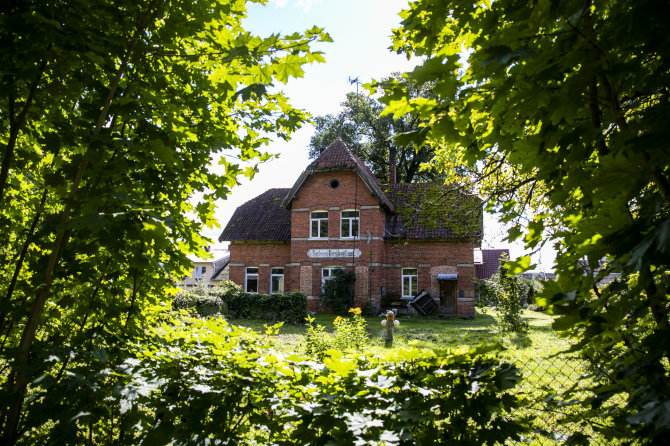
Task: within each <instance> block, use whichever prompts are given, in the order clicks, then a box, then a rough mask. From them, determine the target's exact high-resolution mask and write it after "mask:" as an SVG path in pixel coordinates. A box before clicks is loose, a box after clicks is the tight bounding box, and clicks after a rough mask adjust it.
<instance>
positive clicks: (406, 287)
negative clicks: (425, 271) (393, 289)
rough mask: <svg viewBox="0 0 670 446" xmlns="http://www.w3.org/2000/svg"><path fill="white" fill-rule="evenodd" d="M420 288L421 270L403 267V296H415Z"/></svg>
mask: <svg viewBox="0 0 670 446" xmlns="http://www.w3.org/2000/svg"><path fill="white" fill-rule="evenodd" d="M418 290H419V271H418V270H417V269H416V268H403V269H402V297H414V296H416V295H417V292H418Z"/></svg>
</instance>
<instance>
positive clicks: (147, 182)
mask: <svg viewBox="0 0 670 446" xmlns="http://www.w3.org/2000/svg"><path fill="white" fill-rule="evenodd" d="M0 8H1V11H2V16H1V17H2V19H1V21H2V27H1V28H0V47H1V48H2V51H0V66H2V70H1V71H0V146H1V147H2V154H1V158H2V164H1V166H0V224H1V228H2V229H1V230H0V358H1V359H0V368H2V373H0V377H1V378H0V384H1V386H2V398H0V401H1V403H0V424H2V429H1V430H0V431H1V432H2V433H3V434H2V439H1V440H0V442H2V443H3V444H10V443H14V442H15V441H17V439H18V438H19V437H20V436H21V435H22V433H23V432H25V431H26V430H28V429H43V428H44V426H49V423H50V422H49V421H48V420H47V419H45V418H44V414H47V413H50V411H54V410H58V409H57V407H58V404H63V402H65V401H67V397H68V395H67V392H66V391H64V392H61V393H58V394H50V398H48V399H44V398H43V397H44V395H46V394H48V393H49V392H50V391H51V390H53V389H61V390H63V389H67V387H68V384H67V383H68V382H70V383H71V382H72V380H74V379H86V376H85V375H81V374H78V373H70V371H71V370H75V369H77V370H88V369H90V367H89V366H91V367H92V364H93V362H91V361H94V362H95V356H96V355H95V352H100V351H103V350H104V351H109V352H110V353H109V354H111V355H113V353H112V352H114V351H118V350H117V349H116V347H118V346H119V345H123V344H124V343H125V342H127V340H128V339H130V338H132V337H133V336H134V335H135V334H137V333H140V332H142V330H143V325H142V324H143V320H145V318H146V316H147V315H148V314H150V313H151V312H153V311H156V308H159V307H160V305H161V302H162V301H163V300H165V299H166V298H167V296H166V295H167V294H169V293H170V292H172V291H173V287H172V285H171V283H173V281H174V280H175V279H178V278H179V277H182V276H183V275H184V274H185V273H186V271H187V268H188V263H189V262H188V260H187V258H186V253H187V252H188V251H193V252H197V253H199V254H201V255H204V252H202V251H201V249H200V248H199V247H201V246H204V245H205V242H206V241H205V240H203V238H202V237H200V236H199V235H198V233H199V232H200V230H201V229H202V227H203V225H208V226H211V225H212V224H214V220H213V211H214V200H216V199H218V198H222V197H225V196H226V195H227V194H228V193H229V192H230V189H231V188H232V187H233V186H234V185H236V184H237V178H238V177H239V175H241V174H245V175H248V176H252V175H253V173H254V171H255V169H256V167H249V168H248V169H246V170H244V169H242V168H241V167H240V166H239V165H237V164H235V163H232V162H230V161H229V160H228V159H227V158H225V157H223V155H225V154H230V155H234V156H236V157H238V158H239V159H241V160H243V161H245V160H246V161H253V162H259V161H263V160H266V159H268V158H270V157H271V155H269V154H267V153H264V151H263V150H262V146H263V145H264V144H266V143H267V142H268V141H269V140H270V136H271V134H276V135H279V136H280V137H283V138H288V137H289V136H290V135H291V133H292V132H293V131H294V130H295V129H297V128H298V127H299V126H300V125H301V124H302V123H303V122H304V121H305V119H306V115H305V113H304V112H302V111H300V110H296V109H294V108H292V107H291V106H290V105H289V104H288V102H287V99H286V97H284V96H283V95H282V94H281V93H275V92H274V91H275V89H272V92H271V91H270V88H269V87H270V86H272V85H274V84H275V83H277V82H282V83H286V81H287V80H288V78H289V77H296V76H301V75H302V68H301V66H302V65H303V64H305V63H310V62H315V61H317V62H319V61H323V57H322V55H321V54H320V53H319V52H315V51H312V49H311V48H310V45H311V44H312V43H313V42H316V41H328V40H329V37H328V35H327V34H325V33H323V32H322V30H321V29H319V28H313V29H310V30H307V31H305V32H304V33H295V34H291V35H288V36H281V35H272V36H269V37H266V38H261V37H257V36H253V35H251V34H249V33H248V32H246V31H245V30H244V29H243V28H242V26H241V22H242V19H243V18H244V17H245V14H246V12H245V11H246V6H245V2H244V1H240V0H230V1H228V0H196V1H193V2H178V1H169V0H152V1H150V2H136V1H125V0H119V1H115V2H108V1H103V0H100V1H90V0H86V1H83V0H73V1H67V2H63V1H59V0H47V1H40V2H13V1H12V2H4V3H3V4H2V6H1V7H0ZM218 158H220V161H219V164H221V165H222V167H223V168H224V169H225V171H224V173H222V174H215V173H213V172H212V171H211V170H210V169H209V165H210V163H211V162H212V161H213V160H216V159H218ZM195 197H198V198H197V199H196V198H195ZM77 377H79V378H77ZM68 380H69V381H68ZM47 382H48V383H50V384H49V385H46V384H44V383H47ZM27 396H29V398H26V397H27ZM59 398H60V400H59ZM54 401H57V403H54ZM48 404H52V405H51V406H48ZM53 404H55V405H53ZM87 416H89V417H90V416H91V415H90V414H89V415H87ZM40 417H41V418H40ZM84 419H85V418H84ZM84 419H82V420H84ZM89 419H90V418H89ZM77 422H79V421H77ZM82 422H83V421H82ZM40 423H46V424H44V426H42V424H40ZM52 424H53V423H52ZM65 438H67V437H65Z"/></svg>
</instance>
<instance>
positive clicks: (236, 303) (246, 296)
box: [172, 281, 307, 325]
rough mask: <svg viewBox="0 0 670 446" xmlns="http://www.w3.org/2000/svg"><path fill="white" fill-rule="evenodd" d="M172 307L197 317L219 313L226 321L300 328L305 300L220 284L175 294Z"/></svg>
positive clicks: (304, 311) (290, 295)
mask: <svg viewBox="0 0 670 446" xmlns="http://www.w3.org/2000/svg"><path fill="white" fill-rule="evenodd" d="M172 308H174V309H183V310H187V311H189V312H191V313H193V314H197V315H199V316H203V317H206V316H214V315H217V314H222V315H224V316H225V317H226V318H229V319H262V320H266V321H268V322H285V323H287V324H294V325H301V324H304V323H305V318H306V317H307V298H306V297H305V295H304V294H302V293H296V292H288V293H283V294H251V293H243V292H242V291H241V289H240V287H239V286H238V285H235V284H234V283H232V282H229V281H227V282H224V283H222V284H221V285H219V286H217V287H214V288H208V287H206V286H199V287H196V288H192V289H189V290H185V291H182V292H181V293H179V294H177V295H176V296H175V297H174V300H173V301H172Z"/></svg>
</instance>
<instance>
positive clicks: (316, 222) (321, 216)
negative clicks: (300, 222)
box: [309, 211, 328, 238]
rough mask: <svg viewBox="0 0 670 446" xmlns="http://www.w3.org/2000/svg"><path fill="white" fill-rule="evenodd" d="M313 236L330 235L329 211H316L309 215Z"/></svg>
mask: <svg viewBox="0 0 670 446" xmlns="http://www.w3.org/2000/svg"><path fill="white" fill-rule="evenodd" d="M309 221H310V228H311V229H310V233H309V236H310V237H311V238H326V237H328V211H314V212H312V213H311V214H310V216H309Z"/></svg>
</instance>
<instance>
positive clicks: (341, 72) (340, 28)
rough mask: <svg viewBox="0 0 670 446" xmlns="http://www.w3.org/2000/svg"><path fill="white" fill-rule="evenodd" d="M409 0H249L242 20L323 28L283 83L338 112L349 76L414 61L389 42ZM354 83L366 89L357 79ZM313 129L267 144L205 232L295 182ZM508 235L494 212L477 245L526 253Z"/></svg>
mask: <svg viewBox="0 0 670 446" xmlns="http://www.w3.org/2000/svg"><path fill="white" fill-rule="evenodd" d="M406 5H407V0H357V1H354V0H271V1H270V2H269V3H268V4H267V5H265V6H262V5H258V4H250V5H249V13H248V18H247V19H246V20H245V22H244V26H245V27H246V29H247V30H248V31H250V32H251V33H253V34H257V35H260V36H267V35H269V34H272V33H282V34H290V33H293V32H295V31H304V30H305V29H309V28H312V27H313V26H314V25H316V26H319V27H323V28H325V31H326V32H328V33H329V34H330V36H331V37H332V39H333V41H334V42H332V43H322V44H319V45H317V46H316V47H315V48H316V49H318V50H321V51H323V52H324V56H325V59H326V63H321V64H313V65H307V66H305V67H303V68H304V70H305V75H304V77H303V78H300V79H291V80H289V82H288V83H287V85H282V86H281V87H282V90H283V91H284V92H285V93H286V95H287V96H288V97H289V99H290V102H291V104H292V105H293V106H294V107H297V108H301V109H304V110H306V111H308V112H309V113H311V114H312V115H313V116H320V115H325V114H337V113H339V111H340V110H341V105H340V104H341V103H342V102H343V101H344V99H345V96H346V94H347V93H349V92H355V91H356V85H355V84H352V83H351V82H350V81H349V80H350V79H353V78H358V79H359V80H360V82H362V83H367V82H370V81H371V80H372V79H381V78H383V77H386V76H388V75H389V74H391V73H393V72H398V71H408V70H411V69H412V68H413V67H414V66H415V65H416V63H418V62H417V61H408V60H407V58H406V56H404V55H398V54H395V53H393V52H391V51H390V50H389V47H390V46H391V32H392V29H394V28H397V27H398V26H399V24H400V17H399V16H398V13H399V12H400V11H401V10H402V9H404V8H405V7H406ZM359 91H361V92H363V89H362V87H359ZM313 134H314V127H313V126H312V125H310V124H307V125H305V126H304V127H303V128H302V129H300V130H299V131H298V132H296V133H295V134H294V135H293V137H292V139H291V140H290V141H288V142H285V141H282V140H281V139H279V138H277V140H276V141H275V142H273V143H272V144H271V145H270V146H268V147H267V151H268V152H270V153H277V154H279V157H278V158H276V159H272V160H270V161H268V162H265V163H263V164H261V165H260V166H259V170H260V171H259V173H258V174H256V175H255V177H254V178H253V180H252V181H247V180H246V179H245V181H243V182H242V184H241V185H240V186H237V187H235V188H233V190H232V193H231V195H230V196H229V197H228V198H227V199H226V200H224V201H221V202H219V203H217V205H218V207H217V211H216V219H217V221H218V222H219V224H220V228H213V229H210V230H206V231H204V233H203V234H204V235H206V236H208V237H210V238H212V239H213V240H218V237H219V235H220V234H221V231H222V230H223V228H224V227H225V225H226V224H227V223H228V221H229V220H230V218H231V217H232V214H233V212H234V211H235V209H236V208H237V207H238V206H240V205H241V204H243V203H245V202H246V201H248V200H250V199H252V198H254V197H256V196H257V195H260V194H261V193H263V192H265V191H266V190H267V189H270V188H276V187H286V188H290V187H292V186H293V184H294V182H295V181H296V179H297V178H298V177H299V176H300V174H301V173H302V171H303V170H304V169H305V168H306V167H307V165H308V164H309V162H310V160H309V158H308V151H309V141H310V138H311V136H312V135H313ZM505 236H506V231H505V229H504V228H503V227H502V226H501V225H500V224H498V223H497V222H496V218H495V217H494V216H490V215H488V216H486V217H485V220H484V240H483V242H482V248H484V249H487V248H509V249H510V253H511V256H512V257H516V256H520V255H522V254H525V252H524V250H523V246H522V245H521V244H519V243H516V244H510V243H507V242H505V241H504V240H503V239H504V238H505ZM553 258H554V255H553V252H552V251H551V250H544V251H543V252H542V253H541V254H540V255H537V254H536V255H533V256H532V261H533V263H536V264H538V267H537V270H542V271H549V270H552V269H553V268H552V263H553Z"/></svg>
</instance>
